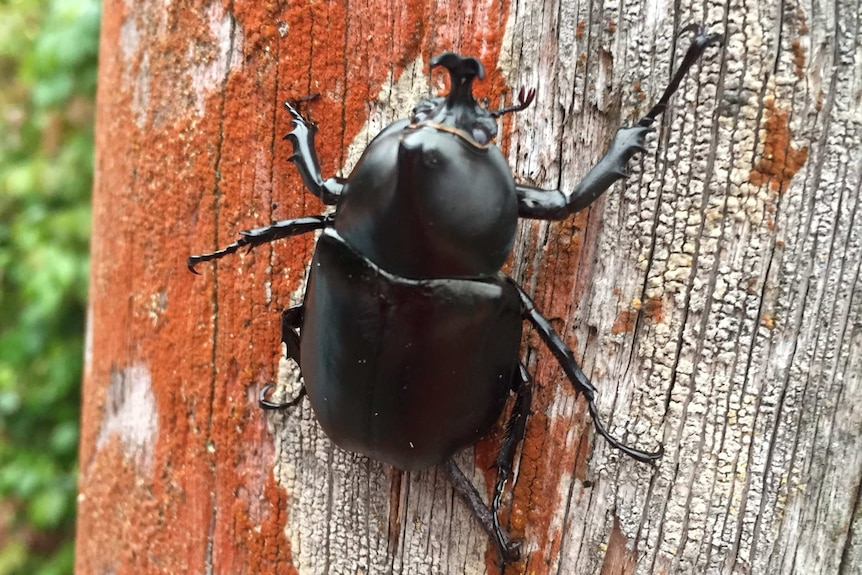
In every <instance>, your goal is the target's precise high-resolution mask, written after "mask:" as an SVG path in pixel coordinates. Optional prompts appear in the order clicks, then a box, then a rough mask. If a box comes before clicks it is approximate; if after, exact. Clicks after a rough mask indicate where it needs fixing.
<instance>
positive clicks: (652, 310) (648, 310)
mask: <svg viewBox="0 0 862 575" xmlns="http://www.w3.org/2000/svg"><path fill="white" fill-rule="evenodd" d="M643 311H644V315H645V316H646V317H647V318H649V319H650V320H652V321H653V323H664V321H665V316H664V301H662V299H661V298H660V297H651V298H649V299H648V300H646V302H644V304H643Z"/></svg>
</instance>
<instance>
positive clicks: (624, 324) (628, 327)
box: [611, 309, 638, 335]
mask: <svg viewBox="0 0 862 575" xmlns="http://www.w3.org/2000/svg"><path fill="white" fill-rule="evenodd" d="M637 318H638V312H637V311H636V310H633V309H624V310H620V313H618V314H617V317H616V319H615V320H614V324H613V325H612V326H611V333H612V334H613V335H617V334H620V333H631V332H632V331H634V329H635V322H636V321H637Z"/></svg>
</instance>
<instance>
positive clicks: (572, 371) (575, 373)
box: [509, 278, 664, 463]
mask: <svg viewBox="0 0 862 575" xmlns="http://www.w3.org/2000/svg"><path fill="white" fill-rule="evenodd" d="M509 281H510V282H511V284H512V285H513V286H514V287H515V289H516V290H517V291H518V295H519V296H520V298H521V306H522V308H523V311H524V317H525V319H527V320H528V321H529V322H530V323H531V324H532V325H533V327H534V328H535V329H536V331H538V332H539V336H540V337H541V338H542V340H543V341H544V342H545V345H547V346H548V348H550V350H551V353H553V354H554V357H555V358H556V359H557V361H558V362H559V364H560V367H562V368H563V371H564V372H565V374H566V376H567V377H568V378H569V381H570V382H571V383H572V385H573V386H574V387H575V389H576V390H577V391H579V392H581V393H582V394H584V397H586V399H587V408H588V409H589V412H590V416H592V418H593V425H595V428H596V431H597V432H598V433H599V435H601V436H602V437H604V438H605V440H607V442H608V443H610V444H611V446H613V447H615V448H617V449H619V450H620V451H622V452H623V453H625V454H626V455H628V456H629V457H631V458H633V459H636V460H638V461H641V462H643V463H654V462H655V461H656V460H657V459H659V458H661V456H662V455H664V447H663V446H659V448H658V450H657V451H641V450H640V449H635V448H633V447H629V446H628V445H626V444H625V443H623V442H621V441H620V440H618V439H616V438H615V437H613V436H612V435H611V434H610V433H608V431H607V429H605V426H604V424H603V423H602V421H601V419H600V418H599V410H598V407H596V394H597V392H598V391H597V390H596V388H595V387H594V386H593V384H592V383H590V380H589V378H587V375H586V374H585V373H584V371H583V370H582V369H581V367H580V366H579V365H578V363H577V361H575V356H574V354H573V353H572V350H571V349H569V347H568V346H567V345H566V344H565V342H564V341H563V340H562V338H561V337H560V336H559V335H558V334H557V332H556V331H554V328H553V327H552V326H551V322H549V321H548V319H547V318H546V317H545V316H543V315H542V314H541V313H539V311H538V310H537V309H536V305H535V303H534V302H533V300H532V299H531V298H530V296H529V295H527V292H525V291H524V290H523V288H521V286H519V285H518V284H517V283H515V281H514V280H512V279H511V278H510V280H509Z"/></svg>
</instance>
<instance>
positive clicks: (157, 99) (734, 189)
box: [76, 0, 862, 575]
mask: <svg viewBox="0 0 862 575" xmlns="http://www.w3.org/2000/svg"><path fill="white" fill-rule="evenodd" d="M676 10H677V11H674V7H672V6H671V5H667V4H656V3H654V2H643V1H638V2H634V3H629V4H625V5H621V4H619V3H616V2H603V3H592V4H591V3H582V2H581V3H574V2H562V3H553V2H545V3H543V2H538V1H535V0H527V1H524V2H520V3H513V4H510V3H508V2H500V1H498V0H493V1H490V2H473V1H466V2H461V3H447V2H442V3H437V4H436V5H430V4H428V3H422V2H416V1H414V0H406V1H405V2H400V3H393V2H377V1H369V2H366V3H363V4H357V3H355V2H350V3H347V2H342V1H333V2H323V1H321V2H307V3H306V2H291V3H289V4H288V3H286V2H285V3H281V4H279V3H273V2H247V3H220V2H214V3H203V4H195V5H190V4H188V3H167V4H165V3H164V2H161V3H157V2H134V3H123V2H119V1H117V0H109V1H107V2H106V3H105V7H104V25H103V28H102V51H101V59H100V78H99V80H100V84H99V96H98V130H97V149H98V155H97V162H96V174H97V177H96V184H95V191H94V224H93V234H94V240H93V248H92V254H93V264H92V283H91V312H90V321H89V334H88V347H87V352H86V353H87V360H86V375H85V381H84V398H83V421H82V432H81V480H80V491H81V493H80V498H79V521H78V547H77V558H76V570H77V573H78V575H88V574H97V573H98V574H102V573H114V574H117V575H123V574H135V575H142V574H150V573H152V574H155V573H177V574H197V573H201V574H202V573H212V574H224V575H228V574H230V575H240V574H246V573H248V574H258V573H279V574H289V573H299V574H302V575H318V574H342V573H345V574H355V573H362V574H368V575H370V574H384V573H396V574H405V575H406V574H409V575H415V574H433V575H455V574H457V575H461V574H462V573H463V574H473V573H497V572H498V571H497V570H496V567H495V566H494V561H495V555H494V551H493V547H492V546H491V545H489V542H488V540H487V538H486V537H485V535H484V534H483V533H482V532H481V530H480V529H479V528H478V526H477V525H476V524H475V523H474V522H473V520H472V519H471V517H470V515H469V513H468V512H467V510H466V509H465V507H464V505H463V504H462V503H461V502H460V501H459V500H457V499H455V498H454V496H453V493H452V491H451V489H450V488H449V486H448V484H447V483H446V481H445V478H444V475H443V474H442V473H441V472H440V471H438V470H436V469H431V470H428V471H425V472H422V473H413V474H402V473H400V472H397V471H394V470H392V469H391V468H389V467H387V466H385V465H382V464H379V463H377V462H373V461H369V460H367V459H365V458H363V457H359V456H355V455H352V454H349V453H345V452H343V451H341V450H340V449H338V448H336V447H334V446H333V445H332V444H331V443H330V442H329V440H328V439H327V438H326V437H325V436H324V434H323V433H322V431H321V430H320V428H319V427H318V426H317V424H316V422H315V420H314V417H313V415H312V413H311V411H310V408H309V407H308V405H307V404H304V405H302V407H300V408H297V409H295V410H293V411H287V412H284V413H276V414H270V415H267V414H265V413H263V412H261V411H260V410H259V409H258V408H257V406H256V398H257V393H258V390H259V389H260V388H261V387H262V386H263V385H265V384H266V383H267V382H270V381H273V380H275V379H276V378H277V372H278V364H279V356H280V344H279V319H280V311H281V310H282V309H284V308H285V307H287V306H288V305H291V304H292V303H296V302H298V301H299V299H300V298H301V294H302V289H303V286H304V277H305V274H306V264H307V262H308V260H309V258H310V254H311V251H312V249H313V238H311V237H302V238H295V239H291V240H286V241H283V242H280V243H277V244H274V245H271V246H265V247H261V248H258V249H256V250H255V251H253V252H250V253H242V254H237V255H235V256H232V257H229V258H226V259H224V260H221V261H220V262H219V263H218V265H210V264H207V265H203V266H201V267H200V271H201V275H200V276H195V275H192V274H190V273H189V272H188V271H187V270H186V266H185V260H186V257H187V256H188V255H189V254H192V253H200V252H203V251H210V250H212V249H214V248H216V247H217V246H223V245H225V244H226V243H229V242H231V241H233V239H234V238H235V237H236V233H237V232H238V231H239V230H243V229H248V228H252V227H257V226H261V225H266V224H267V223H269V222H270V221H272V220H277V219H285V218H289V217H297V216H300V215H308V214H318V213H321V212H322V210H323V208H322V206H321V204H320V203H319V202H318V201H317V200H316V199H315V198H313V197H312V196H310V195H309V194H308V193H305V192H304V191H303V187H302V185H301V182H300V180H299V177H298V175H297V173H296V170H295V168H294V166H292V165H291V164H290V162H289V161H288V156H289V155H290V148H289V145H288V144H287V143H286V142H282V140H281V136H282V135H283V134H284V133H286V132H287V131H288V130H289V117H288V115H287V114H286V113H285V112H284V110H283V108H282V107H281V103H282V102H283V101H284V100H287V99H290V98H297V97H302V96H306V95H308V94H312V93H318V94H320V96H319V97H318V98H317V99H316V100H314V101H313V102H310V103H309V104H307V107H308V111H309V114H310V115H311V117H312V118H313V119H314V120H315V121H317V122H318V124H319V126H320V133H319V136H318V138H317V144H318V151H319V155H320V158H321V161H322V165H323V169H324V172H325V174H326V175H331V174H335V173H336V172H337V171H338V170H339V168H341V167H344V172H343V173H344V174H345V175H346V174H348V173H349V169H350V167H351V166H352V165H353V164H354V163H355V161H356V159H357V158H358V155H359V154H360V153H361V151H362V149H363V148H364V146H365V144H366V143H367V142H368V141H369V139H370V138H371V137H373V135H374V134H375V133H376V132H377V131H378V130H379V129H381V128H382V127H383V126H385V125H386V124H387V123H388V122H390V121H391V120H393V119H395V118H397V117H401V116H403V115H404V114H406V113H407V112H408V111H409V109H410V107H411V106H412V104H413V103H414V102H415V101H416V100H417V99H418V97H420V96H422V95H426V94H428V93H431V92H435V91H439V90H441V89H442V88H443V84H442V77H443V76H442V75H440V76H437V75H436V74H435V75H434V76H433V77H431V76H430V75H429V73H428V60H429V58H430V56H432V55H434V54H436V53H439V52H442V51H444V50H450V49H452V50H457V51H459V52H461V53H465V54H471V55H475V56H477V57H479V58H480V59H481V60H482V61H483V62H484V64H485V67H486V69H487V70H488V72H489V77H488V78H487V79H486V80H485V81H484V82H482V83H481V84H480V86H479V89H480V90H482V94H483V95H487V96H488V97H489V98H491V100H492V101H493V102H495V103H496V102H499V101H500V99H501V98H502V97H503V95H509V94H511V93H513V92H515V91H516V90H517V88H518V87H520V86H521V85H526V86H529V87H536V88H537V89H538V95H537V98H536V102H535V104H534V105H533V106H532V107H531V108H530V109H529V110H527V111H524V112H522V113H520V114H517V115H516V116H515V117H514V119H507V121H506V124H505V129H504V131H503V137H502V139H501V146H502V148H503V149H504V152H505V153H506V154H507V155H508V158H509V160H510V162H511V165H512V168H513V171H514V174H515V179H516V180H517V181H519V182H522V183H528V184H532V185H536V186H543V187H556V186H561V187H562V188H563V189H569V188H571V187H572V186H574V185H575V183H576V182H577V181H578V178H579V177H580V176H581V175H583V174H584V173H585V172H586V170H587V169H588V168H589V167H590V166H591V165H592V163H593V162H595V160H596V159H597V158H598V157H599V155H600V154H601V152H602V151H603V150H604V149H605V148H606V147H607V145H608V143H609V142H610V139H611V137H612V136H613V134H614V131H615V130H616V128H617V127H618V126H620V125H622V124H629V123H631V122H633V121H634V120H636V119H637V118H638V117H639V116H640V115H642V114H643V113H645V112H646V111H647V109H648V108H649V106H650V105H651V104H652V103H653V101H654V100H655V99H656V98H657V97H658V94H659V93H660V90H661V89H662V88H663V86H664V84H665V83H666V82H667V81H668V79H669V77H670V73H671V70H672V68H673V67H674V62H675V61H677V60H678V59H679V58H680V57H681V55H682V53H683V51H684V49H685V47H686V46H687V45H688V41H689V37H686V36H683V37H681V38H679V39H678V40H677V39H675V34H674V33H675V31H677V30H679V29H681V28H682V27H683V26H684V25H686V24H688V23H692V22H702V23H704V24H705V25H706V26H707V27H708V28H709V29H710V30H711V31H714V32H717V31H724V32H725V33H726V35H727V42H726V44H725V46H724V47H723V48H721V49H715V48H713V49H710V50H709V51H708V52H707V55H706V56H705V58H704V59H703V61H702V63H701V64H699V65H698V66H696V67H695V69H694V70H693V73H692V74H691V76H690V77H689V78H688V79H687V80H686V81H685V82H684V84H683V86H682V87H681V89H680V92H679V94H678V95H677V96H676V97H675V98H674V99H673V101H672V103H671V108H670V109H669V110H668V112H667V114H666V115H665V116H664V117H663V118H662V123H661V126H660V127H659V129H658V131H657V133H656V136H657V137H656V139H655V141H654V142H653V143H651V144H650V146H649V151H648V153H646V154H644V155H643V156H642V157H641V158H639V159H637V160H635V161H634V162H632V165H631V169H632V172H633V176H632V177H631V178H629V179H628V180H627V181H626V182H625V183H624V184H623V185H617V186H615V187H614V188H613V189H612V190H611V191H610V192H609V193H608V194H606V196H605V197H604V198H602V199H600V200H599V201H598V202H596V203H595V204H594V205H593V206H592V207H591V208H590V209H589V210H587V211H585V212H582V213H580V214H578V215H577V216H575V217H574V218H572V219H570V220H569V221H566V222H562V223H554V224H548V223H538V222H524V224H523V225H522V226H521V228H520V231H519V235H518V243H517V247H516V250H515V256H514V258H513V260H512V262H511V265H510V266H509V267H508V268H507V270H506V271H507V273H510V274H511V275H512V276H513V277H514V278H516V279H517V280H518V281H519V282H521V283H522V284H523V285H524V286H525V287H526V289H527V290H528V291H529V292H530V293H532V294H533V295H534V297H535V299H536V301H537V304H538V306H539V307H540V309H542V310H543V311H544V313H545V314H546V315H547V316H548V317H549V318H552V319H553V323H554V325H555V327H556V328H557V329H558V330H559V331H560V333H561V334H562V335H563V337H564V339H565V340H566V341H567V343H568V344H569V345H570V346H571V347H572V349H573V350H575V354H576V357H577V358H578V359H579V361H580V362H581V364H582V366H583V367H584V369H585V371H586V372H587V374H588V375H589V376H590V377H591V378H592V380H593V382H594V383H595V384H596V386H597V387H598V388H599V389H600V399H599V402H600V403H599V408H600V411H601V413H602V415H603V417H604V418H605V419H606V421H607V422H608V423H609V424H610V428H611V431H612V432H613V433H614V434H615V435H617V436H619V437H622V438H624V439H625V440H626V441H628V442H630V443H633V444H635V445H636V446H639V447H641V448H645V449H651V448H653V447H655V446H656V445H657V444H658V443H659V442H663V443H664V445H665V448H666V450H667V452H666V455H665V457H664V459H663V460H662V461H661V462H660V464H659V465H658V467H657V468H655V469H653V468H650V467H649V466H645V465H642V464H638V463H635V462H633V461H630V460H628V459H626V458H624V457H621V456H620V455H619V454H618V453H617V452H615V451H614V450H612V449H610V448H609V447H608V445H607V444H606V443H605V442H604V441H603V440H601V439H597V438H596V437H595V434H594V433H593V430H592V427H591V421H590V419H589V416H588V414H586V411H585V403H584V401H583V399H582V398H580V397H578V396H576V395H575V394H574V393H573V391H572V389H571V387H570V386H569V385H568V384H567V383H566V382H565V381H564V379H563V378H562V373H561V371H560V369H559V367H558V366H557V364H556V363H555V361H554V360H553V358H552V357H551V354H550V353H549V352H548V351H547V350H546V349H544V348H543V347H542V345H541V344H540V342H539V341H538V340H537V338H535V337H533V336H532V335H530V332H529V331H528V332H527V333H528V335H527V337H526V338H525V350H524V353H525V358H526V362H527V364H528V366H529V369H530V371H531V372H532V373H534V374H535V379H536V382H537V386H536V392H535V399H534V404H533V415H532V417H531V418H530V421H529V424H528V432H527V439H526V442H525V444H524V447H523V449H522V452H521V453H520V454H519V457H518V460H517V464H518V469H517V478H516V482H515V484H514V489H513V490H511V491H509V492H507V496H506V501H505V513H504V515H505V521H506V523H507V524H508V526H509V529H510V530H511V532H512V534H513V535H515V536H518V537H521V538H523V540H524V544H523V548H522V551H523V556H524V560H523V562H521V563H519V564H514V565H511V566H509V567H508V568H507V569H506V573H507V574H509V575H513V574H515V573H530V574H536V575H540V574H546V573H562V574H574V573H578V574H585V573H592V574H599V573H600V574H602V575H615V574H630V573H639V574H659V573H675V574H684V573H716V574H718V573H721V574H724V573H806V574H812V573H813V574H818V573H822V574H834V573H847V574H850V573H858V572H860V571H862V513H860V504H859V501H860V500H862V498H860V497H859V489H860V482H862V433H860V426H862V409H860V407H859V406H860V405H862V273H860V272H862V223H860V222H862V203H860V170H862V168H860V166H862V157H860V149H862V104H860V98H859V89H860V85H859V78H860V69H862V68H860V67H862V63H860V53H859V50H858V45H859V43H860V41H862V34H860V24H862V23H860V14H859V11H858V6H857V5H856V3H855V2H853V1H852V0H832V2H829V3H827V4H816V5H811V4H804V3H797V2H789V3H786V2H785V3H782V4H776V3H766V4H764V3H763V2H755V1H753V0H742V1H733V2H731V3H729V4H726V5H725V4H711V5H709V7H708V9H707V8H706V5H704V4H702V3H701V4H694V5H692V4H691V3H682V4H677V5H676ZM282 367H283V368H285V369H282V377H281V379H282V380H285V379H286V378H288V376H289V374H288V370H287V369H286V367H287V366H284V365H283V366H282ZM441 425H445V421H441ZM498 445H499V430H498V433H497V434H494V435H493V436H492V437H489V438H488V439H486V440H484V441H482V442H481V443H480V444H479V445H478V446H477V447H476V448H475V449H474V450H468V451H467V452H465V453H463V454H461V456H460V457H459V461H460V463H461V465H462V467H463V468H465V469H466V470H467V471H468V475H471V477H472V480H473V482H474V484H475V485H477V487H478V488H479V489H480V491H482V492H483V493H489V492H490V486H491V485H492V483H493V477H494V471H493V470H491V469H489V466H490V464H491V462H492V461H493V459H494V455H495V450H496V449H497V447H498Z"/></svg>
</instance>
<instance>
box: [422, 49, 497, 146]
mask: <svg viewBox="0 0 862 575" xmlns="http://www.w3.org/2000/svg"><path fill="white" fill-rule="evenodd" d="M437 66H442V67H444V68H446V69H447V70H448V71H449V77H450V80H451V81H450V88H449V94H448V95H446V96H444V97H440V98H432V99H428V100H422V101H421V102H419V104H417V105H416V107H415V108H414V109H413V118H412V120H411V125H412V126H414V127H419V126H431V127H434V128H437V129H439V130H443V131H447V132H452V133H454V134H457V135H458V136H460V137H461V138H463V139H464V140H466V141H467V142H469V143H470V144H472V145H474V146H477V147H480V148H484V147H486V146H488V145H490V144H491V142H492V141H493V139H494V138H495V137H496V136H497V122H496V120H495V118H494V116H493V115H492V114H491V113H490V112H488V110H486V109H485V108H483V107H482V106H480V105H479V103H478V102H477V101H476V99H475V98H474V97H473V80H474V79H475V78H479V79H480V80H481V79H483V78H484V77H485V68H484V67H483V66H482V63H481V62H479V60H477V59H476V58H465V57H463V56H459V55H458V54H455V53H454V52H444V53H443V54H440V55H439V56H437V57H435V58H433V59H432V60H431V68H432V69H433V68H436V67H437Z"/></svg>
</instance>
